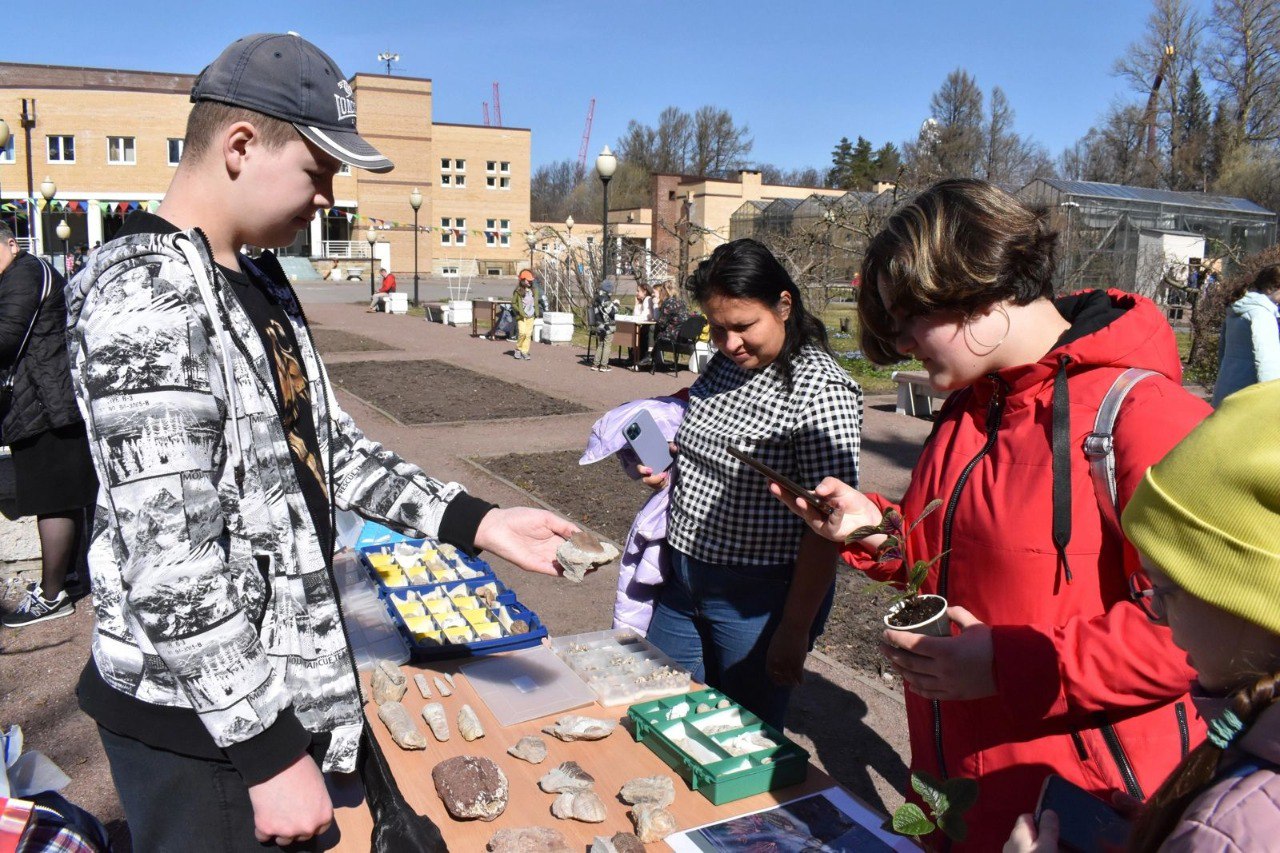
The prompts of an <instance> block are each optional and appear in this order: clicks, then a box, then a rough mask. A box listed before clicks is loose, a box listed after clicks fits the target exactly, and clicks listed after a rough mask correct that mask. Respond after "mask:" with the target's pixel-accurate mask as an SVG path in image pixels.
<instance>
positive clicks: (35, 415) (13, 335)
mask: <svg viewBox="0 0 1280 853" xmlns="http://www.w3.org/2000/svg"><path fill="white" fill-rule="evenodd" d="M50 272H51V273H52V274H53V287H52V289H51V290H50V293H49V296H48V297H47V298H46V299H45V301H44V304H43V305H41V306H39V308H40V314H39V316H38V317H37V318H36V323H35V327H34V328H32V330H31V340H29V341H28V342H27V349H26V351H25V352H24V353H23V355H22V360H21V361H20V362H19V363H18V369H17V373H16V374H15V375H14V378H13V405H12V406H11V407H10V409H9V412H8V414H7V415H5V416H4V421H3V423H0V437H2V439H3V441H4V443H5V444H12V443H13V442H15V441H18V440H20V439H24V438H30V437H31V436H33V435H38V434H39V433H42V432H45V431H47V430H51V429H54V428H56V427H62V426H70V425H71V424H74V423H76V422H78V421H79V420H80V410H79V409H78V408H77V407H76V398H75V395H74V394H72V392H71V369H70V363H69V361H68V359H67V302H66V297H65V295H64V294H63V289H64V288H65V287H66V284H67V282H66V280H65V279H64V278H63V277H62V276H61V275H60V274H59V273H58V272H57V271H56V270H52V269H51V270H50ZM43 281H44V273H43V271H42V270H41V262H40V260H39V259H37V258H36V257H35V256H34V255H32V254H30V253H29V252H22V253H21V254H20V255H18V256H17V257H16V258H14V259H13V263H12V264H10V265H9V267H8V269H6V270H5V271H4V273H3V274H2V275H0V370H7V369H8V368H9V367H10V366H12V365H13V362H14V359H15V358H17V357H18V350H19V348H20V347H21V346H22V338H23V336H25V335H26V333H27V326H28V324H30V322H31V317H32V315H33V314H35V313H36V303H37V302H38V301H39V300H40V288H41V285H42V283H43Z"/></svg>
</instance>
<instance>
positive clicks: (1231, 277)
mask: <svg viewBox="0 0 1280 853" xmlns="http://www.w3.org/2000/svg"><path fill="white" fill-rule="evenodd" d="M1272 264H1280V246H1272V247H1271V248H1269V249H1264V250H1263V251H1261V252H1258V253H1257V254H1256V255H1249V256H1248V257H1246V258H1245V259H1244V260H1242V261H1241V262H1240V264H1239V266H1237V267H1235V268H1234V269H1233V270H1231V272H1230V273H1229V274H1227V275H1224V276H1222V278H1221V279H1219V281H1218V282H1217V283H1216V284H1214V285H1213V286H1212V287H1209V288H1206V289H1205V290H1204V292H1202V293H1201V294H1200V299H1199V301H1198V302H1197V303H1196V310H1195V311H1194V312H1193V314H1192V319H1191V333H1192V339H1191V352H1190V353H1189V354H1188V357H1187V377H1188V378H1189V379H1191V381H1193V382H1195V383H1197V384H1199V385H1203V386H1204V387H1205V388H1208V389H1212V388H1213V384H1214V383H1215V382H1217V380H1218V339H1219V337H1221V335H1222V323H1223V321H1225V320H1226V318H1227V306H1229V305H1230V304H1231V303H1232V302H1235V301H1236V300H1237V299H1239V298H1240V297H1241V296H1243V295H1244V292H1245V289H1246V288H1248V286H1249V284H1250V283H1251V282H1252V281H1253V279H1254V277H1255V276H1257V274H1258V272H1259V271H1260V270H1261V269H1262V268H1263V267H1267V266H1271V265H1272Z"/></svg>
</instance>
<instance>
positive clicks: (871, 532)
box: [844, 524, 884, 542]
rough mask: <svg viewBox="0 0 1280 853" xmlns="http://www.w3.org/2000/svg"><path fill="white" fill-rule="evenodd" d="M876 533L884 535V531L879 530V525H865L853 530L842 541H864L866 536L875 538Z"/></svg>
mask: <svg viewBox="0 0 1280 853" xmlns="http://www.w3.org/2000/svg"><path fill="white" fill-rule="evenodd" d="M877 533H884V531H883V530H881V529H880V525H878V524H867V525H864V526H862V527H859V528H857V529H856V530H854V531H853V532H852V533H850V534H849V535H848V536H847V537H845V540H844V541H846V542H856V541H857V540H859V539H866V538H867V537H868V536H875V535H876V534H877Z"/></svg>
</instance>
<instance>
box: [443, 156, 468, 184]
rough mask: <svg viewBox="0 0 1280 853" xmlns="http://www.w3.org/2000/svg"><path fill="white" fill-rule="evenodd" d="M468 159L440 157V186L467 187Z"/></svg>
mask: <svg viewBox="0 0 1280 853" xmlns="http://www.w3.org/2000/svg"><path fill="white" fill-rule="evenodd" d="M466 173H467V161H466V160H450V159H449V158H448V157H441V158H440V186H442V187H465V186H466V185H467V174H466Z"/></svg>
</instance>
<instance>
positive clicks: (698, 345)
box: [689, 341, 715, 373]
mask: <svg viewBox="0 0 1280 853" xmlns="http://www.w3.org/2000/svg"><path fill="white" fill-rule="evenodd" d="M714 354H715V353H714V351H713V350H712V349H711V344H709V343H707V342H706V341H696V342H695V343H694V345H693V355H691V356H690V357H689V369H690V370H692V371H693V372H694V373H701V372H702V371H704V370H706V368H707V364H708V362H710V361H711V356H712V355H714Z"/></svg>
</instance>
